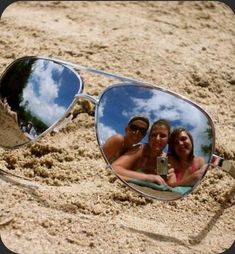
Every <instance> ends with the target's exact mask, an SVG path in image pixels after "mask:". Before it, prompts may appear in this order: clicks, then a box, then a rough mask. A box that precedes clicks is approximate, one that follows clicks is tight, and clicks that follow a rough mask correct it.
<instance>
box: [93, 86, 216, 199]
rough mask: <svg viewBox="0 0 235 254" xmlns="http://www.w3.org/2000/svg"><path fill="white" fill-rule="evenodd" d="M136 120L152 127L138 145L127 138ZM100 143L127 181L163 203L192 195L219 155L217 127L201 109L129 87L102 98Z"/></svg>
mask: <svg viewBox="0 0 235 254" xmlns="http://www.w3.org/2000/svg"><path fill="white" fill-rule="evenodd" d="M135 116H142V117H144V118H148V120H149V122H150V127H149V129H148V132H147V133H146V135H144V136H142V137H138V139H134V138H133V135H128V132H127V126H128V121H129V119H130V118H132V117H135ZM131 128H134V127H133V126H132V127H131ZM134 129H136V128H134ZM97 137H98V142H99V145H100V148H101V151H102V153H103V154H104V156H105V158H106V160H107V161H108V162H109V163H110V164H111V165H112V169H113V171H114V172H115V173H116V174H117V175H118V176H119V177H120V178H121V179H122V180H123V181H125V182H127V183H128V184H129V185H130V186H131V187H132V188H135V189H136V190H138V191H139V192H142V193H144V194H146V195H147V196H151V197H155V198H157V199H161V200H173V199H177V198H179V197H182V195H185V194H187V193H189V192H191V191H192V190H193V188H194V187H195V186H196V185H197V184H198V183H199V182H200V179H201V178H202V177H203V176H204V175H205V172H206V170H207V166H208V163H209V160H210V157H211V154H212V151H213V149H214V127H213V124H212V121H211V119H210V117H209V116H208V115H207V113H205V112H204V111H202V110H201V109H200V107H198V106H197V105H195V104H193V103H191V102H190V101H187V100H185V99H183V98H181V97H179V96H177V95H175V94H173V93H170V92H166V91H163V90H161V89H158V88H153V87H149V86H139V85H130V84H121V85H117V86H113V87H110V88H108V89H107V90H106V91H105V92H104V93H103V94H102V96H101V98H100V101H99V104H98V108H97ZM160 162H164V163H160ZM159 167H161V168H159ZM158 172H161V174H158ZM199 172H200V173H199ZM193 175H194V176H195V177H192V176H193Z"/></svg>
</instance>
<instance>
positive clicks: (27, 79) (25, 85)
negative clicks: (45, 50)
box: [0, 58, 81, 147]
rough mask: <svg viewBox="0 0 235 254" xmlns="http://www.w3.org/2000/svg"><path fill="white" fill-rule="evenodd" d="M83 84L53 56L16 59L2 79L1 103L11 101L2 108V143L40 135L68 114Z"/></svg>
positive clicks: (20, 142)
mask: <svg viewBox="0 0 235 254" xmlns="http://www.w3.org/2000/svg"><path fill="white" fill-rule="evenodd" d="M80 87H81V79H80V78H79V76H78V75H77V74H76V73H75V72H74V71H72V70H71V69H69V68H68V67H66V66H64V65H62V64H57V63H55V62H54V61H52V60H46V59H38V58H24V59H20V60H18V61H16V62H15V63H13V64H12V65H11V66H10V67H9V68H8V69H7V71H6V72H5V73H4V74H3V76H2V78H1V83H0V97H1V101H2V103H1V104H3V102H4V101H5V102H6V103H5V104H7V105H8V106H1V109H0V110H1V114H0V121H1V134H0V145H1V146H6V147H13V146H17V145H21V144H23V143H26V142H28V141H30V140H31V139H35V138H36V137H38V136H39V135H40V134H42V133H43V132H44V131H45V130H47V129H48V128H49V127H51V126H52V125H53V124H54V123H55V122H57V121H58V120H59V119H60V118H61V117H62V116H63V115H64V114H65V112H66V111H67V109H68V107H69V106H70V105H71V103H72V101H73V99H74V96H75V94H76V93H77V92H78V91H79V90H80ZM14 115H15V116H14ZM13 116H14V117H13ZM13 118H14V119H13ZM16 118H17V121H16ZM13 120H14V121H13Z"/></svg>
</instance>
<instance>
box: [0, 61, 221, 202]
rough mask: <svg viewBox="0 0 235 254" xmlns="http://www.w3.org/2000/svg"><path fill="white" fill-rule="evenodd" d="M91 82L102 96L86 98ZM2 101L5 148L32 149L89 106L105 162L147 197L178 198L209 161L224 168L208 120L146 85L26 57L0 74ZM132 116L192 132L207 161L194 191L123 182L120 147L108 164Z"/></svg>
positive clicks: (197, 149) (0, 143)
mask: <svg viewBox="0 0 235 254" xmlns="http://www.w3.org/2000/svg"><path fill="white" fill-rule="evenodd" d="M93 82H96V83H97V84H98V85H99V84H102V85H103V86H107V88H106V89H105V90H104V91H103V92H101V93H100V95H97V93H96V95H95V96H92V95H90V94H88V93H84V92H83V90H84V85H85V84H86V88H89V87H90V84H92V83H93ZM0 98H1V100H0V112H1V113H0V121H1V124H0V125H1V127H0V129H1V130H0V146H2V147H5V148H17V147H19V146H22V145H24V144H30V143H32V142H33V141H35V140H37V139H38V138H40V137H42V136H44V135H45V134H46V133H49V132H50V131H59V130H60V129H61V128H63V126H66V123H67V122H70V121H72V119H73V118H75V117H78V115H79V112H80V111H79V110H74V109H75V108H76V107H77V105H80V106H81V105H83V111H82V112H83V113H84V111H85V110H88V109H87V108H89V107H84V103H82V102H83V101H89V102H90V103H91V104H93V105H94V111H91V110H90V109H89V110H88V111H89V112H88V113H87V114H89V115H92V116H94V118H95V130H96V137H97V142H98V145H99V148H100V151H101V154H102V155H103V157H104V159H105V161H106V163H107V164H108V166H109V167H110V169H111V170H112V171H113V173H114V174H115V175H116V176H117V177H118V178H119V179H120V180H121V181H122V182H123V183H125V184H126V185H127V186H128V187H130V188H131V189H133V190H135V191H137V192H138V193H139V194H141V195H144V196H146V197H150V198H154V199H157V200H176V199H179V198H182V197H184V196H185V195H187V194H189V193H191V192H192V191H193V190H194V189H195V188H196V186H197V185H198V184H199V183H200V182H201V180H202V178H203V177H204V176H205V173H206V171H207V169H208V168H209V166H210V164H211V162H213V163H214V165H218V164H220V165H222V161H223V158H221V157H219V156H217V155H214V150H215V129H214V124H213V122H212V120H211V118H210V116H209V115H208V114H207V113H206V112H205V111H204V110H203V109H202V108H201V107H200V106H199V105H197V104H195V103H194V102H192V101H190V100H188V99H186V98H185V97H183V96H180V95H178V94H176V93H174V92H171V91H168V90H166V89H164V88H161V87H157V86H153V85H151V84H149V83H146V82H142V81H138V80H134V79H131V78H127V77H123V76H120V75H116V74H112V73H109V72H105V71H102V70H98V69H94V68H89V67H85V66H82V65H78V64H73V63H69V62H65V61H61V60H58V59H50V58H45V57H35V56H27V57H22V58H19V59H17V60H15V61H14V62H13V63H11V64H10V65H9V66H8V67H7V68H6V70H5V71H4V72H3V74H2V75H1V79H0ZM136 115H143V116H145V117H146V118H148V119H149V122H150V124H153V123H154V122H156V120H158V119H162V118H163V119H166V120H167V121H168V122H169V123H170V125H171V129H175V128H177V127H179V126H181V127H183V128H186V129H187V130H189V131H190V133H191V135H192V137H193V139H194V153H195V154H197V156H200V157H202V158H203V160H204V161H205V165H204V169H205V170H204V173H203V174H202V175H201V177H200V178H199V179H198V180H197V182H195V183H193V185H192V186H176V187H172V186H170V185H168V184H165V183H164V184H161V182H154V181H151V180H150V181H149V180H144V179H140V178H138V177H126V176H123V175H121V174H120V172H119V171H118V170H116V167H115V163H116V162H117V161H118V160H120V159H121V156H124V157H125V156H127V155H126V154H124V155H122V154H121V153H120V150H118V149H119V147H118V146H115V145H114V143H113V145H112V142H111V146H110V148H109V151H111V150H115V149H116V150H117V152H116V155H115V156H116V158H115V160H114V159H113V158H112V159H110V157H109V156H108V152H107V151H106V150H105V149H104V146H105V144H106V143H108V141H109V140H111V139H115V137H116V136H117V134H121V135H122V134H123V133H124V130H125V124H126V123H127V122H128V120H129V119H130V118H131V117H134V116H136ZM129 127H130V129H131V130H132V131H137V130H138V131H140V132H141V134H145V133H146V129H143V128H139V127H138V126H136V125H134V124H131V125H130V126H129ZM78 128H79V127H78ZM146 140H147V137H145V138H144V139H143V140H141V141H140V142H139V145H140V146H144V144H145V143H146ZM129 149H130V150H132V149H133V146H132V147H129ZM164 149H165V150H164V151H162V153H165V154H167V146H166V147H165V148H164ZM215 158H216V160H215ZM121 160H122V159H121ZM215 161H216V162H217V163H216V164H215ZM166 178H167V176H166Z"/></svg>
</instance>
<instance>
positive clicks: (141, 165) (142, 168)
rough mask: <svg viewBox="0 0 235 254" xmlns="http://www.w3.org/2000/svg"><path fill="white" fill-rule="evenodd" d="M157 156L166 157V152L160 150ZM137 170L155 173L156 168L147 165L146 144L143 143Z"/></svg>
mask: <svg viewBox="0 0 235 254" xmlns="http://www.w3.org/2000/svg"><path fill="white" fill-rule="evenodd" d="M159 156H162V157H166V153H164V152H162V153H161V154H160V155H159ZM155 165H156V163H155ZM137 171H139V172H144V173H146V174H156V168H155V167H154V168H153V169H152V168H150V167H149V156H148V147H147V146H146V145H144V148H143V157H142V158H141V161H140V162H139V164H138V166H137Z"/></svg>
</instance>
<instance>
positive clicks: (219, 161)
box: [211, 154, 224, 167]
mask: <svg viewBox="0 0 235 254" xmlns="http://www.w3.org/2000/svg"><path fill="white" fill-rule="evenodd" d="M223 162H224V158H223V157H220V156H218V155H216V154H212V157H211V165H212V166H213V167H222V166H223Z"/></svg>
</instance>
